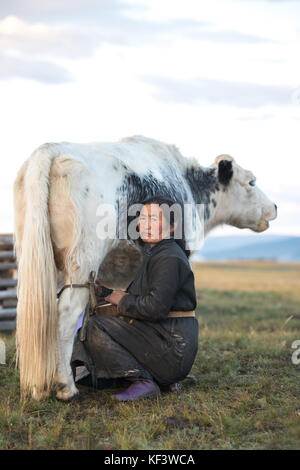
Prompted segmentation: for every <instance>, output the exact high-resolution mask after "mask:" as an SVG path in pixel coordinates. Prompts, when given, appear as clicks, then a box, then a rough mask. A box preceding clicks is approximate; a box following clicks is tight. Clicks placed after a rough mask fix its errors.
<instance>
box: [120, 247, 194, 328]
mask: <svg viewBox="0 0 300 470" xmlns="http://www.w3.org/2000/svg"><path fill="white" fill-rule="evenodd" d="M127 292H128V293H129V294H128V295H126V296H124V297H123V298H122V299H121V301H120V302H119V304H118V309H117V311H118V313H119V314H122V315H126V316H129V317H132V318H137V319H140V320H146V321H150V322H159V321H162V320H165V319H166V318H167V316H168V313H169V312H170V311H171V310H172V311H173V310H175V311H189V310H194V309H195V308H196V305H197V301H196V292H195V285H194V274H193V271H192V270H191V267H190V263H189V261H188V258H187V256H186V254H185V253H184V251H183V250H182V248H180V246H179V245H178V244H177V243H176V242H175V240H173V239H163V240H161V241H160V242H159V243H157V244H156V245H155V246H153V247H152V248H150V250H149V251H148V253H147V255H146V259H145V260H144V262H143V264H142V266H141V267H140V269H139V271H138V273H137V274H136V276H135V279H134V280H133V281H132V282H131V284H130V285H129V286H128V288H127Z"/></svg>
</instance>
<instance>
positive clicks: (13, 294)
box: [0, 289, 17, 301]
mask: <svg viewBox="0 0 300 470" xmlns="http://www.w3.org/2000/svg"><path fill="white" fill-rule="evenodd" d="M15 298H17V291H16V289H7V290H1V291H0V301H1V300H4V299H15Z"/></svg>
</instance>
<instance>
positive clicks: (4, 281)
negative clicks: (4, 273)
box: [0, 278, 18, 289]
mask: <svg viewBox="0 0 300 470" xmlns="http://www.w3.org/2000/svg"><path fill="white" fill-rule="evenodd" d="M17 284H18V279H8V278H1V279H0V289H1V288H3V287H15V286H16V285H17Z"/></svg>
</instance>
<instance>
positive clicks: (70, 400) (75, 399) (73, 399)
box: [56, 393, 82, 403]
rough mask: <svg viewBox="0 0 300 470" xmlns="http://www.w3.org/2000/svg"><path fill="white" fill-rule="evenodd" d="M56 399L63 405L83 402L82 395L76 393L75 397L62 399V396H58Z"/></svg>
mask: <svg viewBox="0 0 300 470" xmlns="http://www.w3.org/2000/svg"><path fill="white" fill-rule="evenodd" d="M56 399H57V400H58V401H61V402H63V403H70V402H72V401H74V402H77V403H80V402H81V401H82V398H81V396H80V393H75V395H72V396H70V397H62V396H59V395H56Z"/></svg>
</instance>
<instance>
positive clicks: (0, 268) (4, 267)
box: [0, 263, 18, 271]
mask: <svg viewBox="0 0 300 470" xmlns="http://www.w3.org/2000/svg"><path fill="white" fill-rule="evenodd" d="M17 267H18V266H17V263H0V271H8V270H10V269H17Z"/></svg>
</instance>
